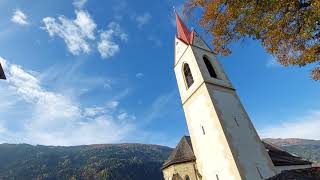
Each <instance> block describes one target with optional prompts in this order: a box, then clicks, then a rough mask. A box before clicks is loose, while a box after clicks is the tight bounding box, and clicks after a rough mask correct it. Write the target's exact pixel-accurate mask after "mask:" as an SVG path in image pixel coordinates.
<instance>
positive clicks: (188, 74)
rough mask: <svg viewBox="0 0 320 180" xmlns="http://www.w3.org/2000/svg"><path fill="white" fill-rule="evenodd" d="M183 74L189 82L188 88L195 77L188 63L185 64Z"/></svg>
mask: <svg viewBox="0 0 320 180" xmlns="http://www.w3.org/2000/svg"><path fill="white" fill-rule="evenodd" d="M183 74H184V77H185V80H186V83H187V89H188V88H189V87H190V86H191V85H192V84H193V82H194V81H193V77H192V74H191V70H190V67H189V65H188V64H187V63H186V64H184V65H183Z"/></svg>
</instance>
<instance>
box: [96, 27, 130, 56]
mask: <svg viewBox="0 0 320 180" xmlns="http://www.w3.org/2000/svg"><path fill="white" fill-rule="evenodd" d="M115 38H119V39H120V40H121V41H127V40H128V35H127V34H126V33H124V32H123V31H122V29H121V28H120V25H119V24H117V23H115V22H111V23H110V24H109V25H108V29H107V30H105V31H102V32H101V33H100V41H99V42H98V51H99V52H100V55H101V57H102V58H104V59H106V58H109V57H111V56H114V55H115V54H116V53H118V52H119V51H120V46H119V44H117V43H116V42H115V40H114V39H115Z"/></svg>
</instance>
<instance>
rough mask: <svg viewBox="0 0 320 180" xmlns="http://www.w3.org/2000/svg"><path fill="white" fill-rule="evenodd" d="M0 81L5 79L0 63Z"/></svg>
mask: <svg viewBox="0 0 320 180" xmlns="http://www.w3.org/2000/svg"><path fill="white" fill-rule="evenodd" d="M0 79H6V76H5V75H4V71H3V69H2V66H1V63H0Z"/></svg>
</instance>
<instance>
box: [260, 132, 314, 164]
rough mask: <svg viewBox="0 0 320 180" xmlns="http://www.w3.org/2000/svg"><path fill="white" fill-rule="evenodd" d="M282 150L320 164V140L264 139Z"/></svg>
mask: <svg viewBox="0 0 320 180" xmlns="http://www.w3.org/2000/svg"><path fill="white" fill-rule="evenodd" d="M264 140H265V141H268V142H271V143H272V144H275V145H277V146H279V147H281V148H282V149H284V150H286V151H288V152H290V153H293V154H296V155H298V156H301V157H303V158H305V159H308V160H311V161H315V162H318V163H320V140H309V139H296V138H288V139H270V138H267V139H264Z"/></svg>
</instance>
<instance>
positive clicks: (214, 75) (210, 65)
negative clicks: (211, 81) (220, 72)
mask: <svg viewBox="0 0 320 180" xmlns="http://www.w3.org/2000/svg"><path fill="white" fill-rule="evenodd" d="M203 61H204V63H205V64H206V66H207V69H208V71H209V74H210V76H211V77H212V78H217V74H216V72H215V71H214V69H213V66H212V64H211V62H210V61H209V59H208V58H207V57H206V56H203Z"/></svg>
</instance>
